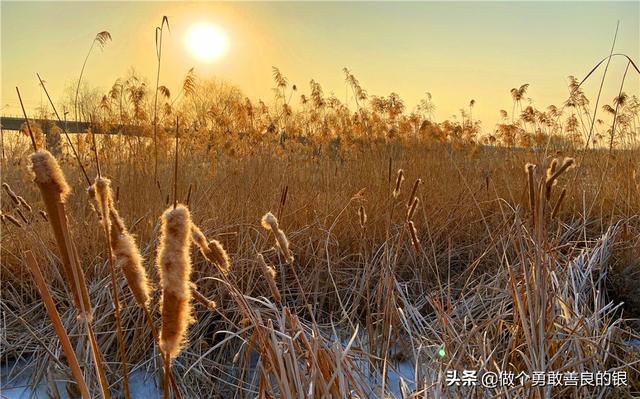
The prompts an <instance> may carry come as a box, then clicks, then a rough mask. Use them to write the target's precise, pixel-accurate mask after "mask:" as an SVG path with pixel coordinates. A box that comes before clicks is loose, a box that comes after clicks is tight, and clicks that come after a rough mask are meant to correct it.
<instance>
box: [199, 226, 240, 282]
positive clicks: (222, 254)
mask: <svg viewBox="0 0 640 399" xmlns="http://www.w3.org/2000/svg"><path fill="white" fill-rule="evenodd" d="M191 238H192V240H193V242H194V243H196V245H197V246H198V248H200V252H201V253H202V256H204V257H205V258H207V260H208V261H209V262H211V263H213V264H214V265H216V266H217V267H218V269H219V270H220V271H221V272H222V273H223V274H224V275H225V276H226V275H227V274H229V269H230V263H231V262H230V261H229V255H228V254H227V251H225V249H224V247H223V246H222V244H221V243H220V242H219V241H217V240H211V241H207V238H206V237H205V235H204V233H202V230H200V229H199V228H198V226H196V225H195V224H191Z"/></svg>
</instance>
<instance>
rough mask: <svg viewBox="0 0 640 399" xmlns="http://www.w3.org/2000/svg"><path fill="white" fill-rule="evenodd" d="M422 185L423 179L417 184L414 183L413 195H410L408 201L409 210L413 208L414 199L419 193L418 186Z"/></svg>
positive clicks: (417, 181)
mask: <svg viewBox="0 0 640 399" xmlns="http://www.w3.org/2000/svg"><path fill="white" fill-rule="evenodd" d="M420 183H422V179H418V180H416V182H415V183H413V188H412V189H411V194H410V195H409V200H408V201H407V208H410V207H411V204H412V203H413V198H414V197H415V196H416V193H417V192H418V186H419V185H420Z"/></svg>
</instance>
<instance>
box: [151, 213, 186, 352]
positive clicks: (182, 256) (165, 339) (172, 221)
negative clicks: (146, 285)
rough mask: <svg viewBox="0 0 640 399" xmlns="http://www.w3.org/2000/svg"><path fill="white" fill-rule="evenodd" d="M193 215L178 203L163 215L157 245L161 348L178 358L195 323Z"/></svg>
mask: <svg viewBox="0 0 640 399" xmlns="http://www.w3.org/2000/svg"><path fill="white" fill-rule="evenodd" d="M190 226H191V215H190V213H189V210H188V209H187V208H186V207H185V206H183V205H181V204H180V205H178V206H177V207H176V208H169V209H167V210H166V211H165V212H164V213H163V214H162V230H161V231H162V232H161V237H160V246H159V248H158V259H157V265H158V271H159V274H160V279H161V281H162V299H161V301H162V329H161V332H160V348H161V349H162V351H163V352H164V354H165V355H166V356H169V357H170V359H171V358H174V357H176V356H177V355H178V354H179V353H180V351H181V349H182V347H183V346H184V344H185V341H186V333H187V329H188V327H189V325H190V324H191V323H192V322H193V317H192V315H191V286H190V277H191V255H190V253H189V249H190V246H191V245H190V244H191V240H190V238H191V237H190V236H191V235H190Z"/></svg>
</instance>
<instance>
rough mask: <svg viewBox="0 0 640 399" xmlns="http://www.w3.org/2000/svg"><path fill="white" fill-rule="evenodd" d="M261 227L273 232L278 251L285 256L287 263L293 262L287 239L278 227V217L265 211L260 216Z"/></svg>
mask: <svg viewBox="0 0 640 399" xmlns="http://www.w3.org/2000/svg"><path fill="white" fill-rule="evenodd" d="M262 227H264V228H265V229H267V230H271V231H272V232H273V234H274V235H275V237H276V242H277V243H278V247H279V248H280V251H281V252H282V255H283V256H284V258H285V261H286V262H287V263H293V260H294V259H293V254H292V253H291V250H290V249H289V240H288V239H287V236H286V235H285V234H284V231H282V230H281V229H280V226H279V225H278V219H277V218H276V217H275V216H274V215H273V214H272V213H271V212H267V214H266V215H264V216H263V217H262Z"/></svg>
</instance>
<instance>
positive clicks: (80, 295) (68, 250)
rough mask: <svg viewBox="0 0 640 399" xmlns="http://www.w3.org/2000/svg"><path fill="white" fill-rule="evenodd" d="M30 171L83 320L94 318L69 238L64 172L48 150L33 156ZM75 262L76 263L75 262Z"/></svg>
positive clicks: (68, 190) (67, 191) (81, 272)
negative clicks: (45, 209)
mask: <svg viewBox="0 0 640 399" xmlns="http://www.w3.org/2000/svg"><path fill="white" fill-rule="evenodd" d="M30 160H31V165H30V167H29V169H30V170H31V172H32V173H33V176H34V182H35V183H36V184H37V185H38V188H39V189H40V193H41V194H42V199H43V201H44V204H45V206H46V208H47V215H48V216H49V217H48V219H49V223H50V224H51V228H52V230H53V234H54V237H55V239H56V243H57V245H58V249H59V250H60V258H61V260H62V266H63V269H64V272H65V275H66V278H67V282H68V283H69V287H70V291H71V294H72V296H73V301H74V304H75V305H76V308H77V309H78V310H79V311H80V313H81V314H80V316H81V317H86V318H91V302H90V300H89V292H88V289H87V286H86V283H85V281H84V272H83V270H82V268H81V267H80V265H79V262H78V261H77V258H76V254H75V253H74V252H75V249H74V246H73V242H71V241H70V240H69V238H68V229H69V227H68V225H67V216H66V212H65V210H64V202H65V200H66V198H67V196H68V195H69V193H70V192H71V189H70V188H69V185H68V184H67V182H66V180H65V178H64V174H63V173H62V169H60V165H59V164H58V162H57V161H56V159H55V157H54V156H53V155H51V153H50V152H49V151H47V150H38V151H36V152H34V153H32V154H31V157H30ZM74 258H76V259H74Z"/></svg>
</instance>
